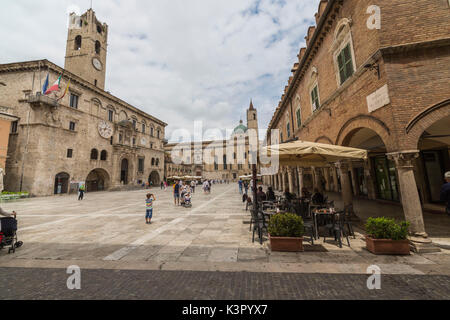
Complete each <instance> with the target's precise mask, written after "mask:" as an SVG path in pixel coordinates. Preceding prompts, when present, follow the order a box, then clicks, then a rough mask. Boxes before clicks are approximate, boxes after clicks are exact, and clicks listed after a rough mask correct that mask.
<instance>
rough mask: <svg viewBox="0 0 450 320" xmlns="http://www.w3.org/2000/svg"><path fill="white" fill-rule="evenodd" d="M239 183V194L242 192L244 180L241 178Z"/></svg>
mask: <svg viewBox="0 0 450 320" xmlns="http://www.w3.org/2000/svg"><path fill="white" fill-rule="evenodd" d="M238 185H239V194H242V180H241V179H239V181H238Z"/></svg>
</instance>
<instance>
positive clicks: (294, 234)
mask: <svg viewBox="0 0 450 320" xmlns="http://www.w3.org/2000/svg"><path fill="white" fill-rule="evenodd" d="M268 231H269V234H270V236H271V237H290V238H300V237H303V234H304V232H305V231H304V227H303V219H302V218H301V217H299V216H298V215H296V214H294V213H279V214H276V215H274V216H273V217H271V218H270V222H269V227H268Z"/></svg>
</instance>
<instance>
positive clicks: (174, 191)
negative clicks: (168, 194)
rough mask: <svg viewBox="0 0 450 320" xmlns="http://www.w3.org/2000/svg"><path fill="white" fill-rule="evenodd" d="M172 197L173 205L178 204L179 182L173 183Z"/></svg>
mask: <svg viewBox="0 0 450 320" xmlns="http://www.w3.org/2000/svg"><path fill="white" fill-rule="evenodd" d="M173 198H174V202H175V205H178V206H179V205H180V184H179V183H177V182H175V184H174V185H173Z"/></svg>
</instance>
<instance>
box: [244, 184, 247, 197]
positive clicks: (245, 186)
mask: <svg viewBox="0 0 450 320" xmlns="http://www.w3.org/2000/svg"><path fill="white" fill-rule="evenodd" d="M244 189H245V194H246V195H248V182H247V181H244Z"/></svg>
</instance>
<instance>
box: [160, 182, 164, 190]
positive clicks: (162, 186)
mask: <svg viewBox="0 0 450 320" xmlns="http://www.w3.org/2000/svg"><path fill="white" fill-rule="evenodd" d="M162 189H164V182H162V181H161V190H162Z"/></svg>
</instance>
